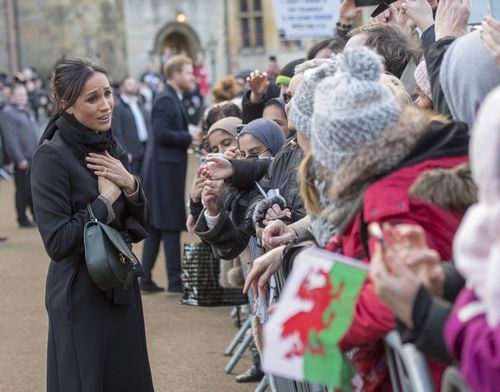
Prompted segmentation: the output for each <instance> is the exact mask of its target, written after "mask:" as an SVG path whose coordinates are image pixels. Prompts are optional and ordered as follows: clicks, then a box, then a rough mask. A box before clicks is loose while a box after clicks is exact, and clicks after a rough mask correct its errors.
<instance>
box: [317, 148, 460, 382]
mask: <svg viewBox="0 0 500 392" xmlns="http://www.w3.org/2000/svg"><path fill="white" fill-rule="evenodd" d="M467 159H468V157H467V156H460V157H446V158H438V159H429V160H426V161H423V162H421V163H418V164H415V165H413V166H408V167H404V168H402V169H399V170H396V171H395V172H393V173H391V174H389V175H387V176H386V177H384V178H382V179H381V180H379V181H376V182H374V183H372V184H371V185H370V186H369V187H368V188H367V190H366V192H365V193H364V196H363V216H364V221H365V222H366V224H369V223H372V222H378V223H379V224H383V223H385V222H388V223H391V224H401V223H406V224H417V225H420V226H422V227H423V229H424V230H425V233H426V238H427V243H428V245H429V247H430V248H432V249H434V250H436V251H437V252H438V253H439V255H440V256H441V259H442V260H450V259H451V255H452V242H453V237H454V235H455V231H456V230H457V228H458V226H459V224H460V220H461V218H462V215H461V214H458V213H452V212H449V211H446V210H444V209H442V208H440V207H438V206H437V205H434V204H430V203H427V202H424V201H422V200H417V199H414V198H411V197H410V196H409V188H410V187H411V186H412V184H413V183H414V182H415V180H416V178H417V177H418V176H419V175H420V174H422V173H423V172H425V171H427V170H432V169H436V168H453V167H455V166H457V165H459V164H461V163H463V162H465V161H467ZM360 230H361V214H360V213H358V214H357V215H356V217H355V218H354V220H353V223H352V224H351V225H350V227H348V229H347V230H345V232H344V233H343V235H339V236H337V237H334V238H333V239H332V241H331V242H330V244H329V245H328V246H327V249H328V250H335V249H337V250H338V249H339V248H338V247H340V249H342V253H343V254H344V255H346V256H349V257H353V258H358V259H363V260H364V261H366V262H369V259H368V257H366V252H365V249H364V247H363V244H362V242H361V239H360V238H361V237H360V232H361V231H360ZM374 244H375V243H374V241H373V240H369V249H370V254H372V253H373V251H374ZM394 328H395V318H394V314H393V313H392V311H391V310H390V309H389V308H388V307H387V306H386V305H385V304H383V303H382V302H381V301H380V299H379V298H378V297H377V295H376V291H375V287H374V284H373V282H372V281H371V280H370V279H368V280H367V281H366V282H365V284H364V286H363V288H362V290H361V292H360V294H359V297H358V300H357V303H356V307H355V311H354V317H353V321H352V324H351V326H350V328H349V330H348V331H347V333H346V335H345V336H344V338H343V339H342V340H341V342H340V348H341V349H342V350H343V351H346V352H347V351H350V350H352V349H353V348H356V349H357V350H356V351H357V352H356V354H355V355H354V357H353V363H354V365H355V367H356V368H357V370H358V373H359V374H360V375H361V376H362V377H363V378H364V382H365V388H364V390H367V391H368V390H374V391H375V390H376V391H380V390H383V389H384V388H383V387H382V388H381V382H382V383H383V384H386V385H387V383H388V380H387V379H386V377H387V371H386V369H385V365H384V366H382V365H381V359H382V358H383V351H381V350H382V345H381V343H380V341H381V339H383V337H384V336H385V335H386V334H387V333H388V332H389V331H391V330H393V329H394ZM360 346H361V347H360ZM436 366H438V368H436V367H435V366H431V371H432V373H433V376H435V377H434V379H435V381H436V382H438V379H439V378H440V376H441V373H442V369H443V368H442V367H441V366H439V365H436ZM436 385H439V384H436ZM386 389H390V388H386Z"/></svg>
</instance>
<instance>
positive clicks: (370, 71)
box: [311, 47, 401, 171]
mask: <svg viewBox="0 0 500 392" xmlns="http://www.w3.org/2000/svg"><path fill="white" fill-rule="evenodd" d="M336 59H337V72H336V73H335V75H334V76H331V77H327V78H326V79H325V80H323V81H322V82H321V83H320V84H319V86H318V87H317V88H316V93H315V97H314V112H313V116H312V127H311V133H312V135H311V145H312V153H313V158H314V161H315V162H317V163H319V164H321V165H322V166H324V167H325V168H327V169H329V170H331V171H335V170H336V169H337V168H338V167H339V166H340V164H341V163H342V161H343V160H344V158H346V157H348V156H350V155H353V154H355V152H356V151H357V150H358V148H359V147H360V146H361V145H362V144H364V143H366V142H368V141H371V140H375V139H377V138H378V137H379V136H380V134H381V133H382V130H383V129H384V128H385V126H386V125H387V124H388V123H390V122H393V121H397V119H398V116H399V112H400V110H401V108H400V105H399V104H398V103H397V102H396V100H395V98H394V96H393V95H392V94H391V92H390V91H389V89H388V88H387V87H386V86H385V85H383V84H382V83H381V82H380V75H381V73H382V72H383V69H384V66H383V65H382V61H381V59H380V57H379V56H378V55H377V54H376V53H375V52H373V51H372V50H371V49H368V48H366V47H363V48H356V49H352V50H346V51H345V52H344V53H341V54H338V55H337V56H336Z"/></svg>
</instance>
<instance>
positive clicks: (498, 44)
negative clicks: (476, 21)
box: [481, 16, 500, 68]
mask: <svg viewBox="0 0 500 392" xmlns="http://www.w3.org/2000/svg"><path fill="white" fill-rule="evenodd" d="M482 25H483V32H482V34H481V40H482V41H483V45H484V47H485V48H486V50H487V51H488V53H489V54H490V56H491V58H492V59H493V61H494V62H495V64H496V65H497V67H499V68H500V21H498V20H495V19H493V18H492V17H491V16H487V17H486V18H485V19H484V22H483V23H482Z"/></svg>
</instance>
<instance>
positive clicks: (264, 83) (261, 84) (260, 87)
mask: <svg viewBox="0 0 500 392" xmlns="http://www.w3.org/2000/svg"><path fill="white" fill-rule="evenodd" d="M247 83H248V85H249V86H250V90H251V91H252V92H251V94H250V101H251V102H254V103H255V102H259V101H260V100H262V97H264V95H266V92H267V89H268V88H269V84H270V83H269V80H268V79H267V73H266V72H262V73H261V72H260V71H259V70H258V69H256V70H255V71H254V72H252V73H251V74H250V76H249V77H248V78H247Z"/></svg>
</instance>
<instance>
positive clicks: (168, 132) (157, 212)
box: [141, 84, 192, 232]
mask: <svg viewBox="0 0 500 392" xmlns="http://www.w3.org/2000/svg"><path fill="white" fill-rule="evenodd" d="M151 122H152V132H151V135H150V138H149V139H148V144H147V147H146V157H145V162H144V163H143V170H142V173H141V177H142V178H143V179H144V190H145V192H146V196H147V198H148V200H149V202H150V203H151V214H152V221H151V223H152V226H153V227H154V228H156V229H159V230H168V231H176V232H179V231H182V230H185V229H186V203H185V198H184V188H185V185H186V170H187V149H188V147H189V146H190V145H191V141H192V139H191V135H190V134H189V131H188V119H187V115H186V112H185V110H184V107H183V105H182V102H181V101H180V100H179V98H178V97H177V94H176V92H175V90H174V89H173V88H172V87H171V86H169V85H168V84H167V87H166V88H165V90H164V91H162V92H161V93H160V94H159V95H158V97H157V98H156V99H155V102H154V104H153V111H152V113H151Z"/></svg>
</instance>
